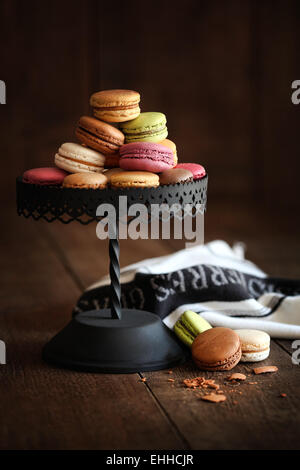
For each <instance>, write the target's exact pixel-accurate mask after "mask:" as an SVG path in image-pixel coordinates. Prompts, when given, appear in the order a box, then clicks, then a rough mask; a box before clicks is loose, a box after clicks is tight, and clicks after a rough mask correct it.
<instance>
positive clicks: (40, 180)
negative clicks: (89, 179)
mask: <svg viewBox="0 0 300 470" xmlns="http://www.w3.org/2000/svg"><path fill="white" fill-rule="evenodd" d="M68 174H69V173H68V172H67V171H65V170H62V169H60V168H55V167H49V168H33V169H32V170H27V171H25V173H24V174H23V182H24V183H31V184H40V185H52V184H53V185H54V184H62V182H63V180H64V179H65V177H66V176H67V175H68Z"/></svg>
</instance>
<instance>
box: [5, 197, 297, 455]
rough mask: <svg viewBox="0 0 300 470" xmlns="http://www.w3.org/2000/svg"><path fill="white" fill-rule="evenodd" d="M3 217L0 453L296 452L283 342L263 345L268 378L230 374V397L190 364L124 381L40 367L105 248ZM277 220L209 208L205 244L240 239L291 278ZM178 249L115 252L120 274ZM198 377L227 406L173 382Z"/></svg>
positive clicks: (78, 230)
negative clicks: (237, 380) (233, 378)
mask: <svg viewBox="0 0 300 470" xmlns="http://www.w3.org/2000/svg"><path fill="white" fill-rule="evenodd" d="M2 216H3V225H2V230H1V249H2V254H1V260H2V270H1V273H2V279H1V285H2V289H1V300H0V302H1V305H0V308H1V316H0V339H2V340H4V341H5V342H6V345H7V364H6V365H1V366H0V377H1V381H0V388H1V392H0V416H1V425H0V448H1V449H237V448H239V449H292V448H299V442H300V439H299V438H300V394H299V386H300V367H299V366H296V365H293V364H292V361H291V352H292V350H291V341H279V340H276V341H272V348H271V355H270V357H269V359H267V360H266V361H265V363H266V364H272V365H277V366H278V368H279V372H278V373H276V374H273V375H272V374H268V375H262V376H254V375H253V376H252V366H251V364H250V365H249V364H244V365H242V364H241V365H238V366H237V368H236V369H235V371H237V372H244V373H245V374H246V375H247V383H243V384H241V385H238V386H230V385H225V384H224V382H225V381H224V379H225V377H226V376H227V375H228V374H226V373H214V374H209V373H202V372H199V370H197V369H196V368H195V367H194V366H193V364H192V363H188V364H186V365H184V366H182V367H176V368H174V369H173V373H172V374H169V373H168V371H159V372H153V373H140V374H130V375H106V374H105V375H101V374H99V375H96V374H85V373H77V372H71V371H67V370H60V369H55V368H52V367H50V366H48V365H47V364H45V363H43V362H42V360H41V348H42V346H43V344H44V343H45V342H46V341H47V340H49V339H50V338H51V337H52V336H53V335H54V334H55V333H56V332H57V331H58V330H59V329H61V328H62V327H63V326H64V325H65V324H66V323H67V322H68V320H69V318H70V313H71V309H72V307H73V305H74V303H75V302H76V300H77V298H78V297H79V295H80V293H81V292H82V290H83V288H84V287H86V286H88V285H89V284H90V283H92V282H94V281H95V280H97V279H98V278H99V277H101V276H102V275H103V274H106V273H107V271H108V254H107V242H106V241H104V242H103V241H99V240H98V239H97V238H96V234H95V225H93V226H88V227H82V226H79V225H77V224H71V225H69V226H63V225H62V224H60V223H54V224H46V223H44V222H40V223H36V222H34V221H32V220H25V219H24V218H19V217H18V216H17V215H16V213H15V208H14V207H13V206H12V207H10V206H9V207H7V206H5V207H3V210H2ZM286 219H287V222H288V224H287V225H285V224H284V222H283V221H282V218H281V222H282V223H280V224H279V223H276V221H274V217H273V216H271V215H270V214H266V213H264V214H263V213H261V214H259V211H257V210H252V211H250V210H249V211H248V210H245V208H244V207H242V206H240V207H239V206H237V203H236V204H235V205H228V204H224V206H221V205H220V204H218V205H216V206H213V205H212V206H209V210H208V213H207V217H206V235H207V236H206V239H207V240H209V239H214V238H223V239H226V240H227V241H229V242H232V241H234V240H243V241H245V242H246V243H247V245H248V252H247V255H248V257H249V258H250V259H252V260H253V261H255V262H257V263H258V264H259V265H260V266H261V267H262V268H263V269H265V270H267V271H268V272H270V273H271V274H273V275H281V276H290V277H300V263H299V261H300V250H299V248H300V241H299V230H298V229H297V227H294V222H293V218H292V217H289V216H286ZM293 227H294V228H295V229H293ZM181 246H182V245H180V244H179V243H175V242H169V241H164V242H163V241H155V240H153V241H151V240H149V241H131V240H126V241H122V246H121V264H122V265H126V264H128V263H132V262H134V261H138V260H140V259H143V258H145V257H151V256H159V255H163V254H167V253H170V252H172V251H174V249H176V248H179V247H181ZM299 314H300V312H299ZM199 375H204V376H206V377H213V378H215V379H216V382H218V383H220V384H221V386H222V387H221V388H222V390H224V392H225V393H226V395H227V400H226V401H225V402H224V403H220V404H211V403H206V402H204V401H202V400H201V399H200V398H199V395H200V393H199V392H197V391H192V390H188V389H186V388H184V386H183V384H182V380H183V379H185V378H192V377H195V376H199ZM143 377H145V378H146V379H147V380H146V381H145V382H144V381H142V380H141V379H142V378H143ZM170 378H173V379H174V380H175V381H174V382H170V381H169V380H168V379H170ZM249 382H257V384H254V385H250V384H249ZM281 393H285V394H286V395H287V396H286V398H282V397H280V394H281Z"/></svg>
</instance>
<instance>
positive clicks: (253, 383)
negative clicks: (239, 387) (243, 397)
mask: <svg viewBox="0 0 300 470" xmlns="http://www.w3.org/2000/svg"><path fill="white" fill-rule="evenodd" d="M248 385H257V382H248Z"/></svg>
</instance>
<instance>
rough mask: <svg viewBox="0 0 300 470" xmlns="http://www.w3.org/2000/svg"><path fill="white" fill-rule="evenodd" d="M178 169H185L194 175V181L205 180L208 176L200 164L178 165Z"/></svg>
mask: <svg viewBox="0 0 300 470" xmlns="http://www.w3.org/2000/svg"><path fill="white" fill-rule="evenodd" d="M176 168H184V169H185V170H189V171H191V172H192V173H193V177H194V180H197V179H200V178H203V177H204V176H205V175H206V171H205V168H204V167H203V166H202V165H199V164H198V163H178V164H177V165H176Z"/></svg>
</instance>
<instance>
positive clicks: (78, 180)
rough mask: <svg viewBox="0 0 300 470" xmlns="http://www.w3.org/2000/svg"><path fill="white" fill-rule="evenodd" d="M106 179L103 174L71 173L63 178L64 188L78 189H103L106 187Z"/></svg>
mask: <svg viewBox="0 0 300 470" xmlns="http://www.w3.org/2000/svg"><path fill="white" fill-rule="evenodd" d="M107 182H108V179H107V178H106V176H105V175H104V174H103V173H93V172H85V173H73V174H71V175H68V176H66V177H65V179H64V182H63V187H64V188H79V189H104V188H106V186H107Z"/></svg>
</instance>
